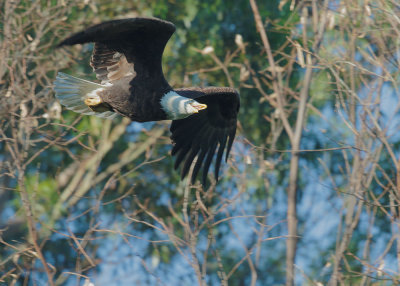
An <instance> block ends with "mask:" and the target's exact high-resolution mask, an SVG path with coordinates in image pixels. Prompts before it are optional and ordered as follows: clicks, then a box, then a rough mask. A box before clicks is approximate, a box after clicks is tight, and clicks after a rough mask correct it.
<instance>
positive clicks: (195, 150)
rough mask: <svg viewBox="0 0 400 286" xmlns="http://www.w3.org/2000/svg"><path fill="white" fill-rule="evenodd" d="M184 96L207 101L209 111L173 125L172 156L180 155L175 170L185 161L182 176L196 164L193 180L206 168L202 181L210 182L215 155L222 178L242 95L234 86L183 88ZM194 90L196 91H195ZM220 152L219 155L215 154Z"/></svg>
mask: <svg viewBox="0 0 400 286" xmlns="http://www.w3.org/2000/svg"><path fill="white" fill-rule="evenodd" d="M176 91H177V92H178V93H179V94H180V95H182V96H187V97H190V98H194V99H196V101H198V102H200V103H204V104H207V108H206V109H205V110H202V111H200V112H199V113H198V114H195V115H192V116H190V117H188V118H185V119H180V120H174V121H173V122H172V125H171V129H170V130H171V133H172V135H171V139H172V141H173V143H174V147H173V149H172V155H177V157H176V161H175V169H176V168H178V167H179V166H180V165H181V163H182V162H184V163H183V166H182V173H181V174H182V178H183V177H185V176H186V175H187V174H188V172H189V169H190V166H191V165H192V164H193V161H194V159H195V158H196V156H197V161H196V162H195V163H194V168H193V172H192V177H191V181H192V183H194V182H195V180H196V178H197V175H198V173H199V172H200V170H201V169H202V173H203V175H202V183H203V185H205V184H206V180H207V174H208V171H209V169H210V166H211V164H212V162H213V158H214V157H215V161H214V162H215V170H214V174H215V178H216V180H218V174H219V169H220V166H221V161H222V158H223V156H224V154H225V158H228V155H229V152H230V150H231V148H232V144H233V141H234V138H235V134H236V121H237V114H238V111H239V105H240V98H239V94H238V93H237V92H236V91H235V90H234V89H230V88H206V89H194V90H193V89H181V90H176ZM193 91H194V92H193ZM215 153H217V154H216V156H214V155H215Z"/></svg>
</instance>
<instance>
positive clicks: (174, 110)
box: [160, 90, 195, 120]
mask: <svg viewBox="0 0 400 286" xmlns="http://www.w3.org/2000/svg"><path fill="white" fill-rule="evenodd" d="M191 102H193V99H190V98H187V97H184V96H181V95H179V94H177V93H176V92H175V91H173V90H171V91H169V92H167V93H166V94H165V95H164V96H163V97H162V98H161V101H160V103H161V107H162V109H163V110H164V112H165V113H166V114H167V119H172V120H176V119H183V118H186V117H188V116H190V115H192V114H193V113H195V111H194V110H193V108H192V107H191V105H190V103H191Z"/></svg>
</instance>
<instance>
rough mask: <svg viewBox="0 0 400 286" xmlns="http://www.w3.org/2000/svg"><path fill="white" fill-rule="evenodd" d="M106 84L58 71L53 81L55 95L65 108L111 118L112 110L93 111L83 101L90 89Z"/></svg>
mask: <svg viewBox="0 0 400 286" xmlns="http://www.w3.org/2000/svg"><path fill="white" fill-rule="evenodd" d="M104 87H106V86H104V85H101V84H97V83H94V82H90V81H87V80H84V79H80V78H77V77H73V76H70V75H68V74H65V73H62V72H59V73H58V74H57V78H56V81H55V82H54V91H55V92H56V97H57V98H58V100H59V101H60V103H61V104H62V105H64V106H65V107H66V108H68V109H70V110H72V111H75V112H77V113H82V114H85V115H96V116H98V117H102V118H113V117H115V116H116V115H117V114H116V113H115V112H112V111H105V112H94V111H93V110H91V109H90V108H89V107H88V106H87V105H86V104H85V102H84V100H85V99H86V98H87V96H88V94H89V93H91V92H92V91H94V90H96V89H99V88H104Z"/></svg>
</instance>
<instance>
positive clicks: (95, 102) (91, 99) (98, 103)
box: [84, 95, 112, 112]
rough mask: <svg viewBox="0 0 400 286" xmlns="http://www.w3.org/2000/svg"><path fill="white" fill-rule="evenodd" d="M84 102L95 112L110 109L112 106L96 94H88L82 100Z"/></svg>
mask: <svg viewBox="0 0 400 286" xmlns="http://www.w3.org/2000/svg"><path fill="white" fill-rule="evenodd" d="M84 102H85V104H86V105H87V106H88V107H89V108H90V109H91V110H93V111H95V112H104V111H112V108H111V106H110V105H108V104H107V103H105V102H103V101H102V100H101V97H100V96H98V95H89V96H87V97H86V98H85V100H84Z"/></svg>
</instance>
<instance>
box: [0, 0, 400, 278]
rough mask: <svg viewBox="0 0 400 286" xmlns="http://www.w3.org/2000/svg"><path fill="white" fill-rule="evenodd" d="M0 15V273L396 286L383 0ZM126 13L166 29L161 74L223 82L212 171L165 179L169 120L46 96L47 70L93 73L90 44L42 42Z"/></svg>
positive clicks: (394, 163) (388, 42) (394, 97)
mask: <svg viewBox="0 0 400 286" xmlns="http://www.w3.org/2000/svg"><path fill="white" fill-rule="evenodd" d="M150 2H152V3H150ZM0 13H1V22H0V31H1V33H0V51H1V52H0V284H5V285H189V284H194V285H196V284H198V285H219V284H221V285H228V284H229V285H279V284H285V283H286V284H287V285H292V284H297V285H299V284H303V285H326V284H330V285H338V284H342V285H395V284H399V283H400V281H399V280H400V225H399V223H400V220H399V216H400V207H399V206H400V157H399V156H400V136H399V134H400V133H399V131H400V130H399V128H400V124H399V123H400V122H399V115H398V114H399V108H400V100H399V99H400V91H399V87H400V86H399V83H400V78H399V65H400V20H399V19H400V6H399V4H398V3H397V2H396V1H392V0H377V1H368V0H364V1H361V0H360V1H353V0H341V1H332V0H324V1H322V0H307V1H306V0H300V1H294V0H292V1H290V0H280V1H279V0H275V1H257V3H256V1H255V0H250V1H247V0H238V1H222V0H205V1H193V0H184V1H173V0H169V1H167V0H164V1H144V0H135V1H125V0H116V1H103V0H97V1H91V0H84V1H81V0H79V1H78V0H42V1H18V0H14V1H11V0H4V1H3V2H2V3H1V10H0ZM134 16H155V17H159V18H163V19H166V20H169V21H172V22H173V23H175V24H176V26H177V31H176V33H175V35H174V36H173V37H172V39H171V40H170V42H169V44H168V46H167V48H166V51H165V54H164V71H165V73H166V78H167V79H168V80H169V81H170V83H171V85H172V86H174V87H182V86H192V85H196V86H207V85H214V86H232V87H235V88H237V89H238V90H239V91H240V94H241V100H242V105H241V110H240V115H239V123H238V137H237V139H236V141H235V144H234V147H233V150H232V153H231V156H230V158H229V160H228V163H227V164H226V165H225V167H224V168H223V170H222V174H223V175H222V180H221V181H220V182H219V183H218V184H216V183H215V180H214V179H213V178H212V177H211V176H210V181H211V184H210V186H208V187H207V188H205V189H203V188H202V187H201V185H200V184H199V183H196V184H195V185H190V184H189V182H187V181H183V182H180V180H179V172H176V171H174V170H173V168H172V167H173V159H172V158H171V157H170V156H169V155H168V152H169V151H170V149H171V145H170V143H171V142H170V139H169V132H168V127H169V124H168V122H159V123H148V124H138V123H131V122H129V120H125V119H122V118H118V119H116V120H113V121H109V120H102V119H99V118H94V117H82V116H79V115H78V114H75V113H72V112H69V111H67V110H63V109H62V108H61V106H60V105H59V103H58V102H57V101H56V100H55V98H54V92H53V91H52V82H53V81H54V79H55V76H56V74H57V72H58V71H59V70H61V71H63V72H66V73H69V74H72V75H75V76H79V77H82V78H88V79H93V80H94V76H93V74H92V73H91V70H90V67H89V65H88V61H89V57H90V54H91V48H92V47H91V45H85V46H76V47H72V48H65V49H64V48H63V49H55V48H54V47H55V45H56V44H57V43H58V42H59V41H60V40H61V39H63V38H64V37H66V36H68V35H69V34H71V33H72V32H76V31H78V30H80V29H82V28H84V27H87V26H89V25H91V24H94V23H99V22H101V21H104V20H109V19H114V18H118V17H121V18H122V17H134ZM209 47H212V48H213V49H212V50H211V49H210V48H209ZM205 48H207V49H205Z"/></svg>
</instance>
